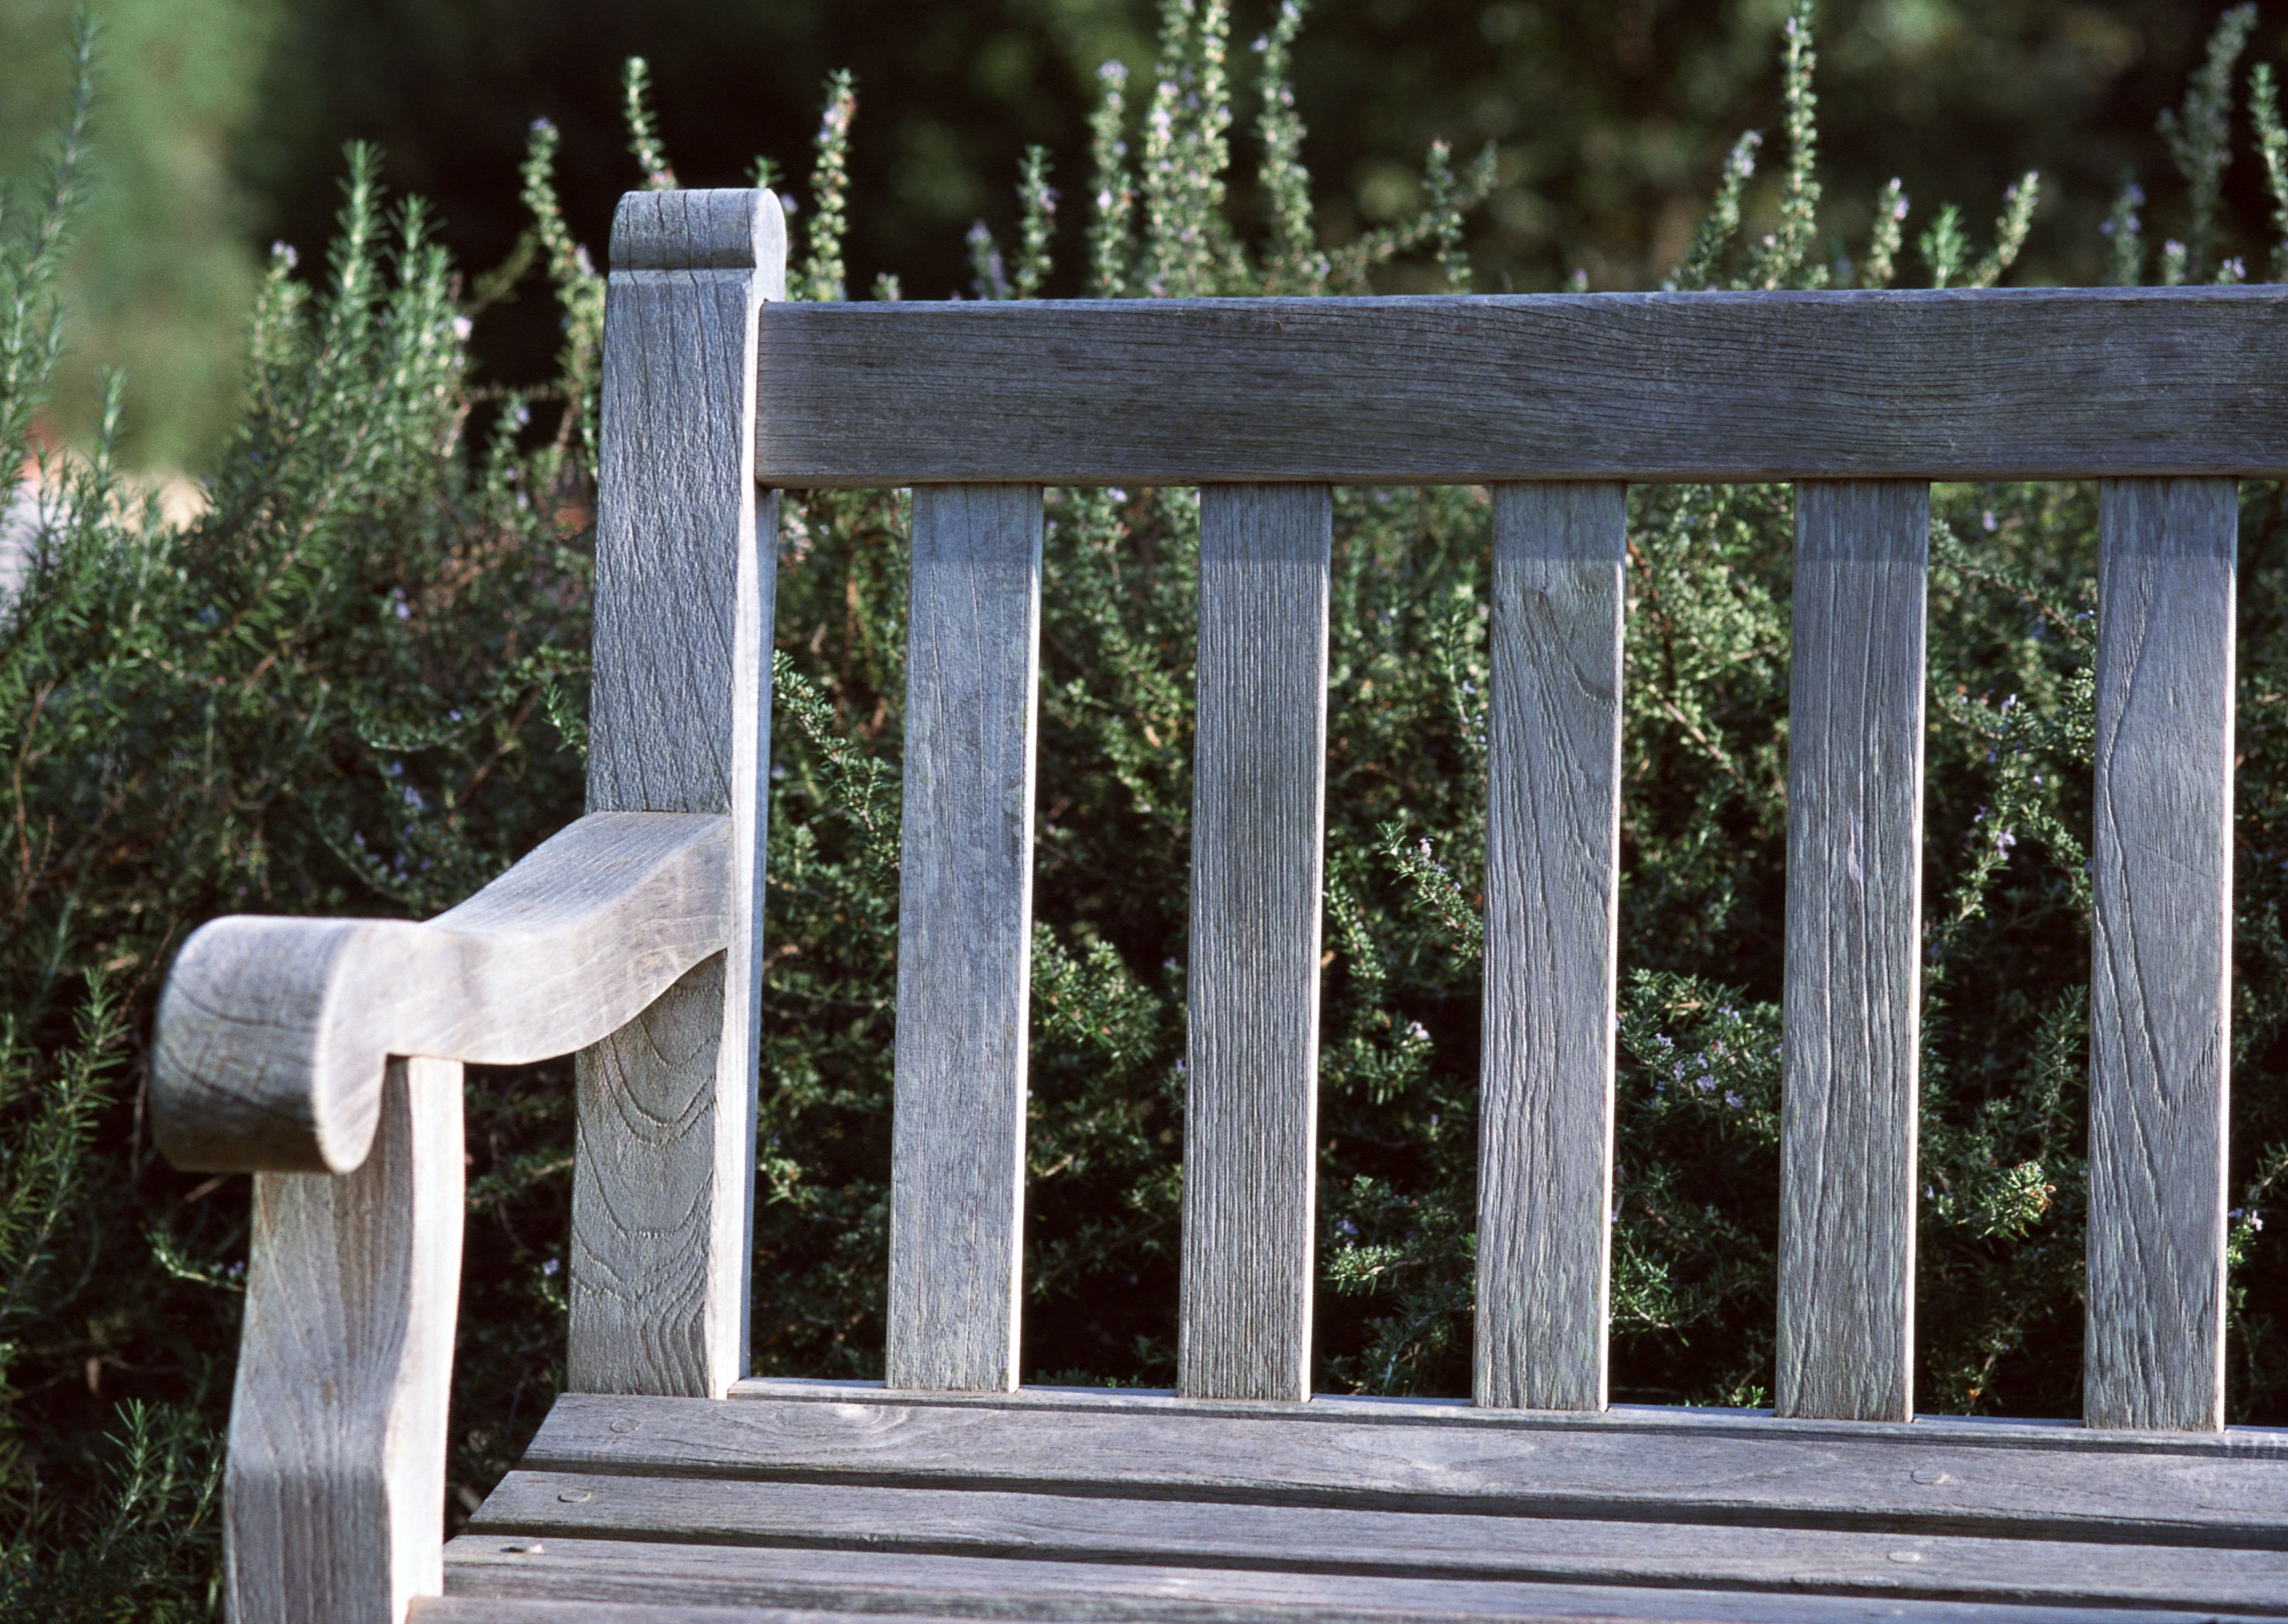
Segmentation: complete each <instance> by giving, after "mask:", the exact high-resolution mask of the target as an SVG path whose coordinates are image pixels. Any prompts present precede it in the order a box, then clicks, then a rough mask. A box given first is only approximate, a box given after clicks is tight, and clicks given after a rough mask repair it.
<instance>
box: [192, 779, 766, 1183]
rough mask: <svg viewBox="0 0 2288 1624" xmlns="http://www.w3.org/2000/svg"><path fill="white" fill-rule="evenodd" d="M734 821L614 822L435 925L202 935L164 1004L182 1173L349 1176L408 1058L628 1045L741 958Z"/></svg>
mask: <svg viewBox="0 0 2288 1624" xmlns="http://www.w3.org/2000/svg"><path fill="white" fill-rule="evenodd" d="M732 869H733V864H732V860H731V828H730V820H729V819H727V818H724V817H719V816H712V815H707V814H700V813H683V812H600V813H592V814H591V815H590V816H588V817H585V818H583V819H581V820H579V821H578V822H576V823H575V824H573V825H572V826H571V827H569V828H567V829H565V830H563V831H562V832H561V833H560V834H559V835H557V836H555V837H554V838H553V839H552V840H550V841H548V842H547V843H545V844H543V845H542V846H541V847H540V848H539V849H538V850H537V851H536V852H533V853H532V855H530V856H529V857H528V858H526V859H525V860H523V861H522V862H520V863H519V864H517V865H516V867H513V868H512V869H510V870H509V871H508V872H507V873H506V874H504V875H502V876H501V877H500V878H499V879H497V880H496V881H494V882H493V883H491V884H490V885H488V886H487V887H485V889H484V890H483V891H480V892H478V893H477V895H476V896H474V897H473V898H471V899H469V900H468V901H466V902H465V903H463V904H461V905H460V907H457V908H454V909H452V910H451V911H450V912H449V913H447V914H443V915H440V916H439V917H437V918H436V919H433V920H431V921H429V922H428V923H425V924H416V923H411V922H410V921H407V920H399V919H273V918H262V917H256V916H253V915H233V916H231V917H229V918H225V919H218V920H215V921H214V922H212V923H210V924H207V925H203V926H202V927H201V928H200V929H199V930H198V931H196V932H195V933H194V934H193V935H192V937H191V939H190V940H188V941H187V942H186V943H184V944H183V950H182V952H181V953H180V954H179V955H176V959H175V963H174V967H173V968H172V969H171V970H170V971H169V972H168V976H167V986H166V990H165V992H164V993H163V994H161V996H160V1000H159V1020H158V1031H157V1034H156V1038H155V1042H154V1045H153V1054H152V1065H151V1106H152V1131H153V1137H155V1140H156V1141H157V1144H158V1146H159V1149H160V1152H161V1153H163V1155H165V1156H166V1158H167V1160H168V1161H171V1162H173V1163H174V1164H175V1165H176V1166H177V1167H179V1168H184V1169H186V1170H187V1171H193V1172H211V1173H239V1172H265V1173H346V1172H349V1171H351V1170H352V1169H353V1168H356V1167H357V1166H358V1165H359V1164H360V1163H361V1162H362V1161H364V1160H365V1157H366V1153H367V1151H368V1150H369V1149H370V1148H371V1146H372V1144H373V1134H374V1124H375V1123H376V1121H378V1120H379V1115H380V1110H381V1087H382V1076H383V1073H384V1071H385V1068H386V1066H387V1064H388V1059H389V1057H390V1056H392V1055H404V1056H425V1057H428V1058H434V1059H440V1060H463V1061H469V1062H473V1063H474V1064H477V1065H480V1066H507V1065H515V1064H519V1063H521V1062H524V1061H528V1060H536V1059H543V1058H546V1057H547V1056H550V1055H557V1054H566V1053H569V1052H570V1051H571V1050H576V1049H584V1048H585V1047H587V1046H588V1045H589V1044H591V1043H593V1042H597V1041H598V1040H600V1039H601V1038H603V1037H606V1036H608V1034H611V1033H613V1032H615V1031H617V1030H618V1029H619V1028H620V1027H621V1026H624V1025H626V1024H627V1023H628V1022H629V1021H631V1020H632V1019H634V1018H635V1017H636V1016H638V1015H640V1014H641V1013H642V1012H643V1010H645V1009H646V1008H647V1007H648V1006H649V1005H650V1004H651V1002H653V1001H654V1000H655V999H656V998H657V997H658V996H659V995H660V994H662V993H663V992H665V991H666V990H667V989H668V988H669V987H670V986H673V985H674V984H675V982H676V980H677V979H678V978H679V977H681V976H682V975H683V974H684V973H685V972H686V971H687V970H690V969H691V967H692V966H693V965H695V964H696V963H699V962H700V961H701V960H703V959H704V958H707V957H709V956H710V955H713V954H717V953H719V952H721V951H723V949H724V948H725V947H727V945H728V944H729V941H730V936H731V928H732V921H733V917H734V909H733V907H732V885H733V875H732Z"/></svg>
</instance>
